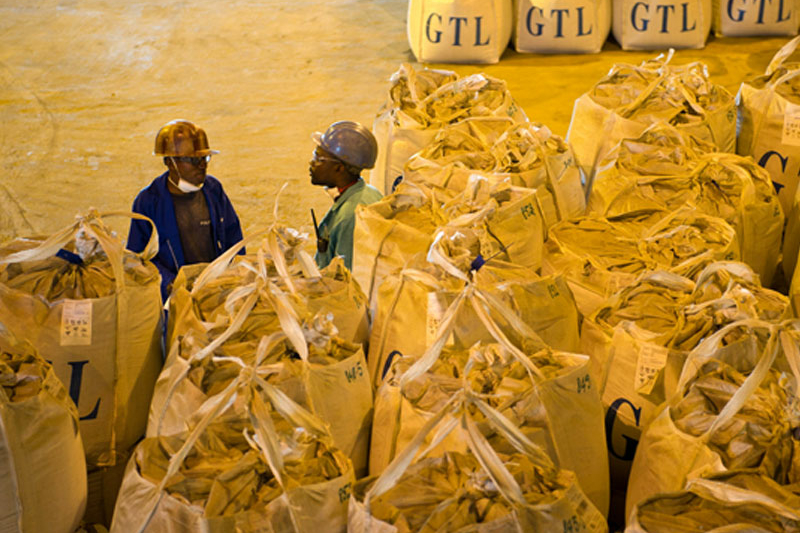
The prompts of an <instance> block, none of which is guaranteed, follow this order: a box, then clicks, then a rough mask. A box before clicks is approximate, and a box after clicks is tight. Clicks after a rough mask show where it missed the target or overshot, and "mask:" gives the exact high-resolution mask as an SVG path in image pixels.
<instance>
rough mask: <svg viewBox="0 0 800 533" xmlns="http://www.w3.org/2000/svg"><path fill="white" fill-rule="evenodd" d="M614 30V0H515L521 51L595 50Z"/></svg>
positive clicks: (515, 31)
mask: <svg viewBox="0 0 800 533" xmlns="http://www.w3.org/2000/svg"><path fill="white" fill-rule="evenodd" d="M610 30H611V0H545V1H541V0H514V27H513V31H512V41H511V42H512V43H513V44H514V48H515V49H516V50H517V52H521V53H534V54H595V53H597V52H599V51H600V50H601V49H602V48H603V43H605V42H606V39H607V38H608V33H609V31H610Z"/></svg>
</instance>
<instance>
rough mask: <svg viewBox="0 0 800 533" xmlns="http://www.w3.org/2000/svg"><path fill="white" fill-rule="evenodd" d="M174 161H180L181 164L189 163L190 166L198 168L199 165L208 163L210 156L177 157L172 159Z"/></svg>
mask: <svg viewBox="0 0 800 533" xmlns="http://www.w3.org/2000/svg"><path fill="white" fill-rule="evenodd" d="M172 159H174V160H175V161H180V162H181V163H191V164H192V165H194V166H196V167H199V166H200V163H208V162H209V161H211V156H210V155H204V156H202V157H188V156H178V157H173V158H172Z"/></svg>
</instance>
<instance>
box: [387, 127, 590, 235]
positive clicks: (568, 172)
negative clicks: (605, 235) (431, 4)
mask: <svg viewBox="0 0 800 533" xmlns="http://www.w3.org/2000/svg"><path fill="white" fill-rule="evenodd" d="M473 175H479V176H483V177H485V178H486V179H487V180H488V181H489V182H490V183H492V184H495V183H497V182H500V181H504V180H508V181H510V183H511V185H514V186H518V187H527V188H530V189H535V190H536V198H537V201H538V203H539V206H540V208H541V211H542V214H543V216H544V223H545V225H546V226H547V227H549V226H552V225H553V224H555V223H556V222H557V221H558V220H563V219H564V218H569V217H572V216H579V215H581V214H583V211H584V208H585V202H584V195H583V187H582V185H581V177H580V171H579V170H578V167H577V165H576V163H575V157H574V156H573V154H572V149H571V148H570V147H569V145H568V144H567V143H566V142H564V140H563V139H561V138H560V137H559V136H557V135H553V133H552V132H551V131H550V130H549V129H548V128H547V127H546V126H544V125H543V124H538V123H531V122H522V123H515V122H514V121H512V120H511V119H510V118H508V117H478V118H470V119H466V120H462V121H461V122H457V123H456V124H453V125H450V126H447V127H445V128H443V129H442V130H440V131H439V133H437V134H436V137H435V138H434V140H433V141H432V142H431V143H430V144H428V145H427V146H425V147H424V148H423V149H422V150H420V151H419V152H417V153H416V154H414V155H413V156H412V157H411V158H410V159H409V160H408V162H407V163H406V165H405V168H404V170H403V180H405V181H406V182H412V183H423V184H425V185H428V186H430V187H442V188H445V189H448V190H453V191H462V190H464V188H465V187H466V186H467V182H468V181H469V179H470V177H471V176H473Z"/></svg>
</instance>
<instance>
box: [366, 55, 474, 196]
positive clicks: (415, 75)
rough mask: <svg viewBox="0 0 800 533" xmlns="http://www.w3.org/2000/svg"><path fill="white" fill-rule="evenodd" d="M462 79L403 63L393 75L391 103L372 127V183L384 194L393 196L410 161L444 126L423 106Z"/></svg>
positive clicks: (388, 102) (384, 108) (390, 93)
mask: <svg viewBox="0 0 800 533" xmlns="http://www.w3.org/2000/svg"><path fill="white" fill-rule="evenodd" d="M456 79H458V74H456V73H455V72H453V71H451V70H437V69H428V68H424V69H420V70H416V69H415V68H414V67H413V66H412V65H411V64H409V63H403V64H402V65H400V68H399V69H398V70H397V72H395V73H394V74H392V76H391V78H390V79H389V81H390V82H391V87H390V88H389V91H388V99H387V101H386V103H385V104H384V105H383V107H382V108H381V110H380V111H379V113H378V116H377V117H375V120H374V122H373V123H372V133H373V134H374V135H375V140H376V141H377V142H378V157H377V159H376V160H375V166H374V167H373V168H372V169H371V170H370V171H369V183H370V185H372V186H374V187H375V188H377V189H378V190H379V191H381V192H382V193H383V195H384V196H386V195H387V194H389V193H391V192H392V189H393V185H394V182H395V180H396V179H397V178H398V177H400V176H402V175H403V165H404V164H405V163H406V161H407V160H408V158H409V157H411V156H412V155H414V153H416V152H417V151H418V150H420V149H421V148H422V147H423V146H425V145H426V144H428V142H430V141H431V140H432V139H433V137H434V136H435V135H436V132H437V131H438V130H439V128H440V125H438V124H431V120H430V117H429V116H428V114H427V112H426V109H425V106H424V105H423V104H422V102H423V101H424V100H425V99H426V98H427V97H428V95H430V94H432V93H433V92H435V91H436V89H438V88H439V87H441V86H442V85H445V84H447V83H449V82H451V81H455V80H456Z"/></svg>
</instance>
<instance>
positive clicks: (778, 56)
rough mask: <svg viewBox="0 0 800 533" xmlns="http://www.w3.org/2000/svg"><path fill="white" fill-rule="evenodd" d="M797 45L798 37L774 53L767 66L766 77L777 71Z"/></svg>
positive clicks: (799, 38)
mask: <svg viewBox="0 0 800 533" xmlns="http://www.w3.org/2000/svg"><path fill="white" fill-rule="evenodd" d="M798 44H800V36H798V37H795V38H794V39H792V40H791V41H789V42H788V43H786V44H785V45H783V46H782V47H781V49H780V50H778V51H777V52H775V55H774V56H772V60H771V61H770V62H769V65H768V66H767V70H766V72H765V73H766V74H767V76H769V75H771V74H772V73H773V72H775V71H776V70H778V69H779V68H780V67H781V66H782V65H783V62H784V61H786V60H787V59H788V58H789V56H791V55H792V54H793V53H794V51H795V50H796V49H797V45H798Z"/></svg>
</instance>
